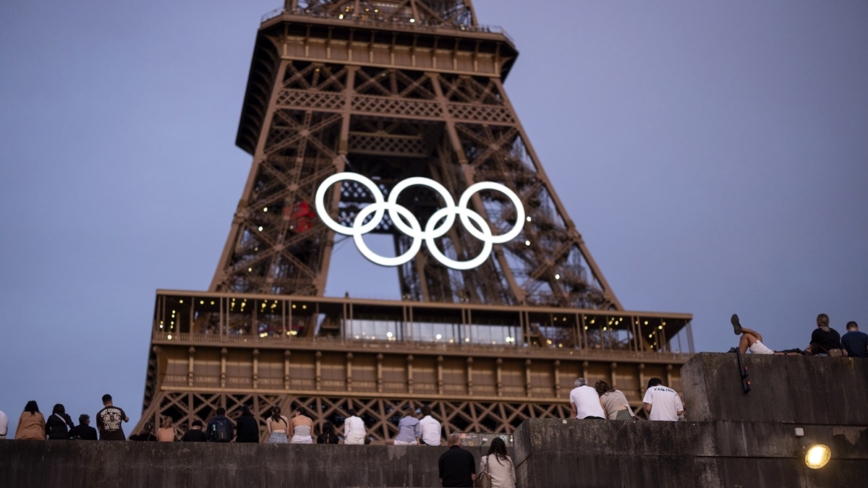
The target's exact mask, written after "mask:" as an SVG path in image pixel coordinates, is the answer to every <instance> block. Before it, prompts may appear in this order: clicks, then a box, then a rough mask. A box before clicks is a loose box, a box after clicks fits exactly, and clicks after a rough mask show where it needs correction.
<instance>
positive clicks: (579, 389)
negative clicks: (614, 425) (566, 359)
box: [570, 378, 606, 420]
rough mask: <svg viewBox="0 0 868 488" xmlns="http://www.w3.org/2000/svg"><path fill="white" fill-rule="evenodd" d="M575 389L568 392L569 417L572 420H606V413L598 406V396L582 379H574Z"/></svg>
mask: <svg viewBox="0 0 868 488" xmlns="http://www.w3.org/2000/svg"><path fill="white" fill-rule="evenodd" d="M575 384H576V387H575V388H573V391H571V392H570V416H571V417H572V418H574V419H579V420H582V419H600V420H603V419H605V418H606V412H604V411H603V406H602V405H601V404H600V395H598V394H597V391H596V390H594V389H593V388H591V387H590V386H588V382H587V380H585V379H584V378H578V379H576V383H575Z"/></svg>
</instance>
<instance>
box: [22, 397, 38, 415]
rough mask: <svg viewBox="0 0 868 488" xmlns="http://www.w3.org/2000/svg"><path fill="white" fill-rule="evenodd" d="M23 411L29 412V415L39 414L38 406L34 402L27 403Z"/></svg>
mask: <svg viewBox="0 0 868 488" xmlns="http://www.w3.org/2000/svg"><path fill="white" fill-rule="evenodd" d="M24 411H25V412H30V415H33V414H35V413H39V405H37V404H36V400H30V401H29V402H27V405H25V406H24Z"/></svg>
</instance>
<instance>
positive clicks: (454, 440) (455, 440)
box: [446, 433, 461, 446]
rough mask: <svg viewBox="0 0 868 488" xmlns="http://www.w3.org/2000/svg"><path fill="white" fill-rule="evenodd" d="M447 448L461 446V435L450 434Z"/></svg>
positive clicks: (447, 439)
mask: <svg viewBox="0 0 868 488" xmlns="http://www.w3.org/2000/svg"><path fill="white" fill-rule="evenodd" d="M446 445H447V446H459V445H461V434H454V433H453V434H449V437H447V438H446Z"/></svg>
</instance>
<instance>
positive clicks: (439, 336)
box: [434, 334, 443, 341]
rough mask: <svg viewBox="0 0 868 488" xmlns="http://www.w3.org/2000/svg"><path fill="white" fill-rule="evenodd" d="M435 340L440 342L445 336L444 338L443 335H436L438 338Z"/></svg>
mask: <svg viewBox="0 0 868 488" xmlns="http://www.w3.org/2000/svg"><path fill="white" fill-rule="evenodd" d="M434 338H435V339H437V340H438V341H439V340H440V339H442V338H443V336H442V335H440V334H437V335H436V336H434Z"/></svg>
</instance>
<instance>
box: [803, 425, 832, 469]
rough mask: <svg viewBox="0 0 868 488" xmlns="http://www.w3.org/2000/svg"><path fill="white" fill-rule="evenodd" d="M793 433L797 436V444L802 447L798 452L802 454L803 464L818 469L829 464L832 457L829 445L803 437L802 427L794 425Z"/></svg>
mask: <svg viewBox="0 0 868 488" xmlns="http://www.w3.org/2000/svg"><path fill="white" fill-rule="evenodd" d="M794 433H795V435H796V437H798V438H799V445H801V447H802V449H801V451H800V454H803V455H804V459H805V466H807V467H809V468H811V469H820V468H822V467H823V466H825V465H827V464H829V460H831V459H832V449H831V448H829V446H827V445H825V444H820V443H818V442H814V441H812V440H811V439H809V438H807V437H805V429H803V428H802V427H796V428H795V432H794Z"/></svg>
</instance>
